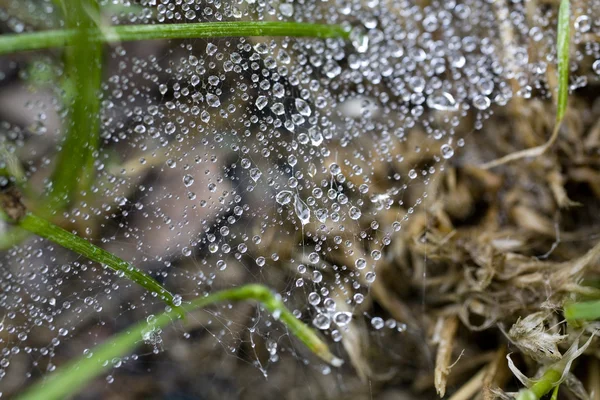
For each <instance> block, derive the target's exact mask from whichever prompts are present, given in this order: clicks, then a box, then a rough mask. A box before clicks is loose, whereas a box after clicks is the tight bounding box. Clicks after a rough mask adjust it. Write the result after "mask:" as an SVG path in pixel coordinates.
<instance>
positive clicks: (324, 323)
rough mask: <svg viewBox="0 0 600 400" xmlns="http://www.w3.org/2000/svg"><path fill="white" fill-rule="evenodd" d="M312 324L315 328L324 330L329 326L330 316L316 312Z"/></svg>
mask: <svg viewBox="0 0 600 400" xmlns="http://www.w3.org/2000/svg"><path fill="white" fill-rule="evenodd" d="M313 325H314V326H315V327H316V328H317V329H321V330H326V329H329V327H330V326H331V318H329V315H326V314H317V316H316V317H315V318H314V319H313Z"/></svg>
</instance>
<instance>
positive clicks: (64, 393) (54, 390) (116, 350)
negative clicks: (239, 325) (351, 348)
mask: <svg viewBox="0 0 600 400" xmlns="http://www.w3.org/2000/svg"><path fill="white" fill-rule="evenodd" d="M244 300H255V301H257V302H260V303H262V304H263V306H264V307H265V309H267V311H269V312H270V313H271V314H273V316H274V317H275V319H279V320H280V321H281V322H282V323H283V324H284V325H285V326H286V327H287V328H288V329H289V331H290V332H291V333H292V334H293V335H295V336H296V337H297V338H298V339H299V340H300V341H302V343H304V345H306V346H307V347H308V348H309V349H310V350H311V351H312V352H313V353H315V355H317V356H318V357H320V358H321V359H322V360H324V361H326V362H327V363H329V364H331V365H333V366H336V367H339V366H341V365H342V363H343V361H342V360H341V359H339V358H337V357H335V356H334V355H333V354H332V353H331V352H330V351H329V348H328V347H327V345H326V344H325V343H324V342H323V341H322V340H321V339H320V338H319V336H317V334H316V333H315V332H314V331H313V330H312V329H311V328H309V327H308V326H307V325H305V324H304V323H303V322H302V321H300V320H299V319H297V318H296V317H294V315H293V314H292V313H291V312H290V310H288V309H287V307H285V305H284V304H283V302H282V301H281V300H280V299H279V297H278V296H277V295H276V294H274V293H273V292H272V291H271V290H270V289H269V288H267V287H266V286H263V285H255V284H250V285H245V286H241V287H238V288H235V289H228V290H221V291H219V292H216V293H213V294H211V295H208V296H206V297H200V298H197V299H194V300H192V301H191V302H189V303H185V304H183V305H182V306H181V308H182V309H183V310H184V311H185V312H186V313H189V312H191V311H194V310H197V309H200V308H203V307H206V306H208V305H210V304H214V303H217V302H223V301H244ZM176 319H177V314H176V313H175V311H168V312H165V313H162V314H160V315H158V316H156V317H154V318H152V319H150V321H149V322H148V321H142V322H139V323H137V324H136V325H134V326H132V327H130V328H127V329H126V330H125V331H124V332H122V333H119V334H116V335H114V336H113V337H112V338H110V339H109V340H108V341H107V342H105V343H102V344H100V345H98V346H96V347H94V348H93V349H92V350H91V356H90V355H85V356H81V357H79V358H78V359H76V360H73V361H71V362H69V363H68V364H67V365H65V366H63V367H61V368H59V369H58V370H57V371H56V372H55V373H53V374H51V375H50V376H48V377H47V378H45V379H43V380H42V381H41V382H39V383H37V384H35V385H34V386H32V387H31V388H30V389H29V390H27V391H26V392H25V393H23V394H22V395H21V396H20V397H17V399H18V400H35V399H41V398H43V399H45V400H54V399H64V398H66V397H68V396H71V395H73V394H75V393H77V392H78V391H79V390H80V389H81V388H82V387H83V386H84V385H85V384H86V383H88V382H89V381H90V380H92V379H93V378H95V377H96V376H98V375H99V374H101V373H102V372H103V371H105V370H107V369H109V368H111V363H110V361H111V360H113V359H114V358H118V357H122V356H123V355H125V354H127V353H128V352H131V351H132V350H133V349H135V348H136V347H137V346H138V345H139V344H140V341H141V340H142V338H143V337H144V334H147V333H148V332H152V331H154V330H156V329H161V328H164V327H166V326H167V325H169V324H171V323H172V322H173V321H174V320H176Z"/></svg>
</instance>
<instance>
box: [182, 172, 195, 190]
mask: <svg viewBox="0 0 600 400" xmlns="http://www.w3.org/2000/svg"><path fill="white" fill-rule="evenodd" d="M193 184H194V177H193V176H191V175H189V174H186V175H184V176H183V185H184V186H185V187H190V186H192V185H193Z"/></svg>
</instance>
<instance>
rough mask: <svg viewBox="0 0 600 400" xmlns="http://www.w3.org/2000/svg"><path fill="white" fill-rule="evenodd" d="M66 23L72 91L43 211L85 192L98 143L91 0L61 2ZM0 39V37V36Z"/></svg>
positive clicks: (97, 58) (98, 74) (97, 49)
mask: <svg viewBox="0 0 600 400" xmlns="http://www.w3.org/2000/svg"><path fill="white" fill-rule="evenodd" d="M63 8H64V10H65V13H66V15H65V19H66V24H67V26H68V27H69V28H77V29H74V30H72V31H71V32H72V34H71V35H70V36H69V37H68V38H67V41H66V43H67V44H69V45H70V46H69V47H67V49H66V51H65V75H66V79H67V80H68V84H69V85H70V87H72V88H73V91H72V96H67V102H68V107H67V108H68V110H69V118H70V120H69V122H68V125H67V126H66V136H65V139H64V141H63V143H62V147H61V150H60V153H59V155H58V159H57V162H56V166H55V169H54V174H53V177H52V187H51V191H50V202H49V203H48V204H47V208H49V209H50V210H51V211H52V210H59V209H63V208H65V207H66V206H68V205H69V204H70V203H71V202H72V200H73V199H74V198H75V197H76V195H77V194H78V193H81V192H87V189H88V187H89V185H90V184H91V182H92V177H93V173H94V154H95V152H96V150H97V148H98V143H99V138H100V136H99V129H100V116H99V113H100V84H101V78H102V45H101V43H99V42H98V41H97V40H95V39H94V37H95V35H97V34H98V33H97V31H98V29H97V28H96V22H95V21H94V18H93V15H92V13H98V12H99V8H98V4H97V3H96V1H95V0H83V1H81V0H74V1H69V2H68V4H67V3H66V2H65V1H63ZM0 40H1V37H0Z"/></svg>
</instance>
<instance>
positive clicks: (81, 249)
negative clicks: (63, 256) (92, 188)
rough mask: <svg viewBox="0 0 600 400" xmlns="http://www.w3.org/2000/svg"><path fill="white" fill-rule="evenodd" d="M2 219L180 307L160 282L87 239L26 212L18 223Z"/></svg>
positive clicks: (0, 213)
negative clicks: (113, 272)
mask: <svg viewBox="0 0 600 400" xmlns="http://www.w3.org/2000/svg"><path fill="white" fill-rule="evenodd" d="M0 216H1V217H3V219H5V220H7V221H8V222H11V223H13V224H15V226H17V227H18V228H21V229H22V230H25V231H28V232H31V233H33V234H36V235H38V236H40V237H43V238H44V239H48V240H50V241H51V242H54V243H56V244H58V245H60V246H62V247H64V248H66V249H69V250H72V251H74V252H76V253H78V254H81V255H82V256H84V257H86V258H88V259H90V260H92V261H96V262H98V263H100V264H102V265H105V266H107V267H109V268H110V269H112V270H113V271H115V272H116V273H117V274H118V275H119V276H123V277H125V278H127V279H129V280H131V281H133V282H135V283H137V284H138V285H140V286H142V287H143V288H145V289H146V290H148V291H150V292H151V293H156V294H157V295H158V296H159V297H160V298H161V299H162V300H164V301H165V302H166V303H167V304H169V305H170V306H172V307H176V308H178V307H177V304H175V302H174V300H173V295H172V294H171V293H170V292H169V291H168V290H166V289H165V288H164V287H163V286H162V285H161V284H160V283H158V282H157V281H155V280H154V279H153V278H152V277H151V276H150V275H148V274H146V273H145V272H143V271H141V270H139V269H137V268H135V267H134V266H133V265H131V264H130V263H128V262H126V261H124V260H122V259H120V258H119V257H117V256H115V255H114V254H112V253H109V252H108V251H106V250H104V249H101V248H100V247H97V246H94V245H93V244H91V243H90V242H88V241H87V240H85V239H83V238H81V237H79V236H77V235H74V234H72V233H70V232H67V231H66V230H64V229H63V228H61V227H59V226H57V225H54V224H53V223H51V222H49V221H47V220H45V219H43V218H40V217H38V216H36V215H35V214H32V213H26V214H25V215H24V216H23V217H22V218H20V219H18V220H16V221H15V220H12V219H11V218H9V217H8V216H7V214H5V213H4V212H2V210H0Z"/></svg>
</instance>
